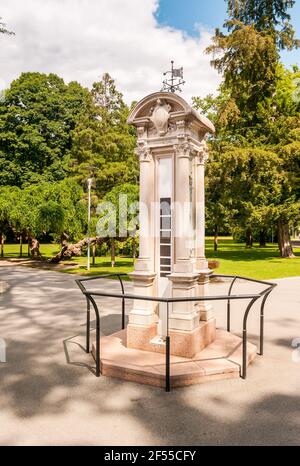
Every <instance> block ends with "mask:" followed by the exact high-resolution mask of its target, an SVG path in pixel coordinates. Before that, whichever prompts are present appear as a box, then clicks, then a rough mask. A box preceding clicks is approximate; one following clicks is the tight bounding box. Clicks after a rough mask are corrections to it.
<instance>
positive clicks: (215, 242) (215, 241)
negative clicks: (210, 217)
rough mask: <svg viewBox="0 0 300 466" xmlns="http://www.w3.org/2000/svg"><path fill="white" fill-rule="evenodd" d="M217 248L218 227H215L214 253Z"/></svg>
mask: <svg viewBox="0 0 300 466" xmlns="http://www.w3.org/2000/svg"><path fill="white" fill-rule="evenodd" d="M218 246H219V228H218V225H215V231H214V251H215V252H217V250H218Z"/></svg>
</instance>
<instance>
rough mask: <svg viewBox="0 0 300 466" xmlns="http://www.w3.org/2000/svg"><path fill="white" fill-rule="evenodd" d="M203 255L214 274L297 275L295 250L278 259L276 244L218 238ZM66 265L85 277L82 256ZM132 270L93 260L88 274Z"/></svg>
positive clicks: (48, 247)
mask: <svg viewBox="0 0 300 466" xmlns="http://www.w3.org/2000/svg"><path fill="white" fill-rule="evenodd" d="M206 246H207V247H206V256H207V258H208V259H216V260H218V261H219V262H220V268H218V269H217V272H218V273H224V274H228V275H244V276H247V277H250V278H258V279H272V278H283V277H294V276H300V249H295V254H296V258H295V259H281V258H280V257H279V254H278V247H277V245H270V244H269V245H268V246H267V247H266V248H259V247H258V245H254V247H253V248H252V249H246V248H245V245H244V244H240V243H235V242H234V241H233V240H232V239H231V238H220V241H219V251H217V252H214V250H213V239H212V238H207V239H206ZM40 250H41V253H42V254H43V256H44V257H45V258H50V257H52V256H53V255H54V254H56V253H57V252H58V250H59V245H57V244H42V245H41V248H40ZM23 251H24V258H25V257H26V252H27V249H26V245H25V246H24V249H23ZM18 257H19V245H17V244H8V245H5V258H14V259H17V258H18ZM68 264H74V265H75V264H78V267H77V268H74V269H65V270H62V271H63V272H65V273H72V274H82V275H86V274H87V270H86V257H79V258H74V259H72V260H70V261H68ZM132 270H133V259H131V258H128V257H118V258H117V260H116V266H115V267H114V268H112V267H111V264H110V258H109V257H97V258H96V266H91V270H90V273H89V274H90V275H97V274H99V275H101V274H106V273H118V272H120V273H128V272H131V271H132Z"/></svg>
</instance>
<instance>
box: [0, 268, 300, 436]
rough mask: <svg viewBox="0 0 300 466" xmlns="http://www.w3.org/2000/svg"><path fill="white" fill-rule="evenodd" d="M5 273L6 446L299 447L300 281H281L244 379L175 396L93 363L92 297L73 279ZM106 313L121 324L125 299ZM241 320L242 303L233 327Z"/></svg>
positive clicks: (1, 393)
mask: <svg viewBox="0 0 300 466" xmlns="http://www.w3.org/2000/svg"><path fill="white" fill-rule="evenodd" d="M1 279H2V280H3V281H5V282H7V283H8V284H9V288H8V289H7V290H6V292H5V293H4V294H1V295H0V337H2V338H4V339H5V341H6V344H7V363H2V364H1V363H0V445H30V444H33V445H79V444H82V445H203V444H204V445H205V444H206V445H210V444H213V445H215V444H217V445H230V444H233V445H248V444H250V445H262V444H265V445H271V444H276V445H280V444H283V445H295V444H299V443H300V393H299V389H300V362H299V363H298V364H297V363H295V362H293V360H292V354H293V349H292V347H291V343H292V340H293V339H294V338H297V337H299V338H300V278H291V279H284V280H278V284H279V286H278V287H277V288H276V290H275V291H274V293H273V295H272V296H271V298H270V300H269V302H268V304H267V308H266V311H267V322H266V348H265V353H266V354H265V357H264V358H257V359H256V361H255V363H254V364H253V365H252V366H251V368H250V369H249V374H248V379H247V380H246V381H243V380H241V379H239V380H228V381H225V382H224V381H222V382H215V383H211V384H206V385H200V386H193V387H187V388H184V389H178V390H174V391H172V392H171V393H170V394H166V393H165V392H164V391H162V390H160V389H156V388H151V387H147V386H141V385H136V384H133V383H126V382H121V381H118V380H113V379H108V378H105V377H102V378H100V379H97V378H96V377H95V376H94V375H93V368H94V362H93V359H92V358H91V356H90V355H87V354H85V353H84V351H83V347H82V345H83V344H84V317H85V315H84V310H85V301H84V298H83V296H82V295H81V293H80V292H79V290H78V288H77V286H76V285H75V283H74V277H73V276H71V275H67V274H62V273H58V272H49V271H38V270H34V269H29V268H25V267H0V280H1ZM103 286H104V287H105V288H106V289H108V287H110V288H112V287H114V288H115V289H117V287H118V285H117V283H116V282H106V283H105V285H104V284H103ZM126 286H127V287H128V289H129V288H130V284H129V283H128V284H127V285H126ZM223 287H224V286H223V285H219V291H220V292H221V291H222V288H223ZM241 287H242V285H241ZM219 291H218V292H219ZM248 291H249V290H248ZM252 291H253V289H252ZM222 306H223V307H222ZM235 306H237V304H235ZM128 307H129V306H128ZM224 311H225V307H224V304H223V305H222V304H218V305H217V306H216V314H217V315H218V323H219V325H224V317H223V316H224V314H225V312H224ZM102 312H103V317H102V330H103V333H104V334H109V333H112V332H113V331H115V330H118V329H119V326H120V313H119V305H118V303H116V302H115V301H110V302H108V301H106V302H105V305H104V310H103V311H102ZM257 314H258V313H256V315H253V317H252V319H251V322H250V334H252V333H253V335H256V333H257V329H258V318H257ZM221 316H222V317H221ZM240 322H241V313H240V312H239V309H238V308H237V307H236V309H235V310H234V330H236V331H238V330H240ZM253 340H254V341H257V340H255V337H254V336H253Z"/></svg>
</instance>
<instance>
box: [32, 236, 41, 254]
mask: <svg viewBox="0 0 300 466" xmlns="http://www.w3.org/2000/svg"><path fill="white" fill-rule="evenodd" d="M30 255H31V257H32V259H34V258H35V257H37V258H38V259H42V254H41V253H40V243H39V242H38V240H37V239H36V238H31V239H30Z"/></svg>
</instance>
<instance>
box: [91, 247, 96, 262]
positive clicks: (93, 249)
mask: <svg viewBox="0 0 300 466" xmlns="http://www.w3.org/2000/svg"><path fill="white" fill-rule="evenodd" d="M92 254H93V260H92V265H95V264H96V243H94V244H93V246H92Z"/></svg>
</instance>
